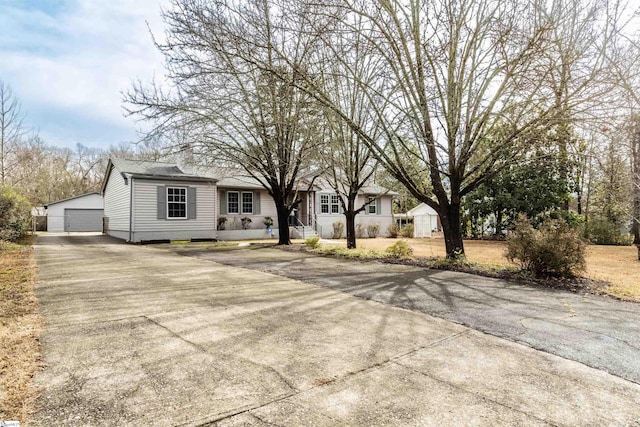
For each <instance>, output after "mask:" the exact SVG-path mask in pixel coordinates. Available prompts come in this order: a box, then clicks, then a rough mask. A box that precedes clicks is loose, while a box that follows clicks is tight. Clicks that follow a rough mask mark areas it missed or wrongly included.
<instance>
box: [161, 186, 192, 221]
mask: <svg viewBox="0 0 640 427" xmlns="http://www.w3.org/2000/svg"><path fill="white" fill-rule="evenodd" d="M169 189H172V190H175V189H179V190H184V202H169ZM165 197H166V199H165V201H166V205H167V206H166V208H167V220H169V221H172V220H174V219H178V220H179V219H189V212H187V210H188V209H189V200H188V197H189V190H188V189H187V187H173V186H172V187H167V188H166V189H165ZM170 203H179V204H184V216H169V204H170Z"/></svg>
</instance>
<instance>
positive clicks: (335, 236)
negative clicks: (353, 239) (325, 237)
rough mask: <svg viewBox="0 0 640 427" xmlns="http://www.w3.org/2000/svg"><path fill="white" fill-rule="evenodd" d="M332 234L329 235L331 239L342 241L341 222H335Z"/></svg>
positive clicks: (342, 225)
mask: <svg viewBox="0 0 640 427" xmlns="http://www.w3.org/2000/svg"><path fill="white" fill-rule="evenodd" d="M331 225H332V226H333V234H332V235H331V238H332V239H342V236H344V223H343V222H341V221H336V222H334V223H333V224H331Z"/></svg>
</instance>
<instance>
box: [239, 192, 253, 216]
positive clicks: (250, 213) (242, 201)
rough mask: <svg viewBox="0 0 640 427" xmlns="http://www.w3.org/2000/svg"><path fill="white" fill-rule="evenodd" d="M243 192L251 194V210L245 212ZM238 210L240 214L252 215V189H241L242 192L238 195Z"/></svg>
mask: <svg viewBox="0 0 640 427" xmlns="http://www.w3.org/2000/svg"><path fill="white" fill-rule="evenodd" d="M245 194H251V211H248V212H246V211H245V210H244V195H245ZM240 205H241V206H240V209H239V210H240V211H241V212H242V215H253V191H243V192H242V194H241V195H240Z"/></svg>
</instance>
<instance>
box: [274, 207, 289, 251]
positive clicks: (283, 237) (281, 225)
mask: <svg viewBox="0 0 640 427" xmlns="http://www.w3.org/2000/svg"><path fill="white" fill-rule="evenodd" d="M276 210H277V212H278V234H279V236H278V244H279V245H290V244H291V237H290V235H289V209H287V208H286V206H276Z"/></svg>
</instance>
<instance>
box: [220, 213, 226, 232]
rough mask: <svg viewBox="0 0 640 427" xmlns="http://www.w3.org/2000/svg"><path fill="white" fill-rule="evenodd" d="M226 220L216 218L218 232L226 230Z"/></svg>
mask: <svg viewBox="0 0 640 427" xmlns="http://www.w3.org/2000/svg"><path fill="white" fill-rule="evenodd" d="M226 224H227V218H225V217H223V216H221V217H220V218H218V230H224V229H225V228H227V225H226Z"/></svg>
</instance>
